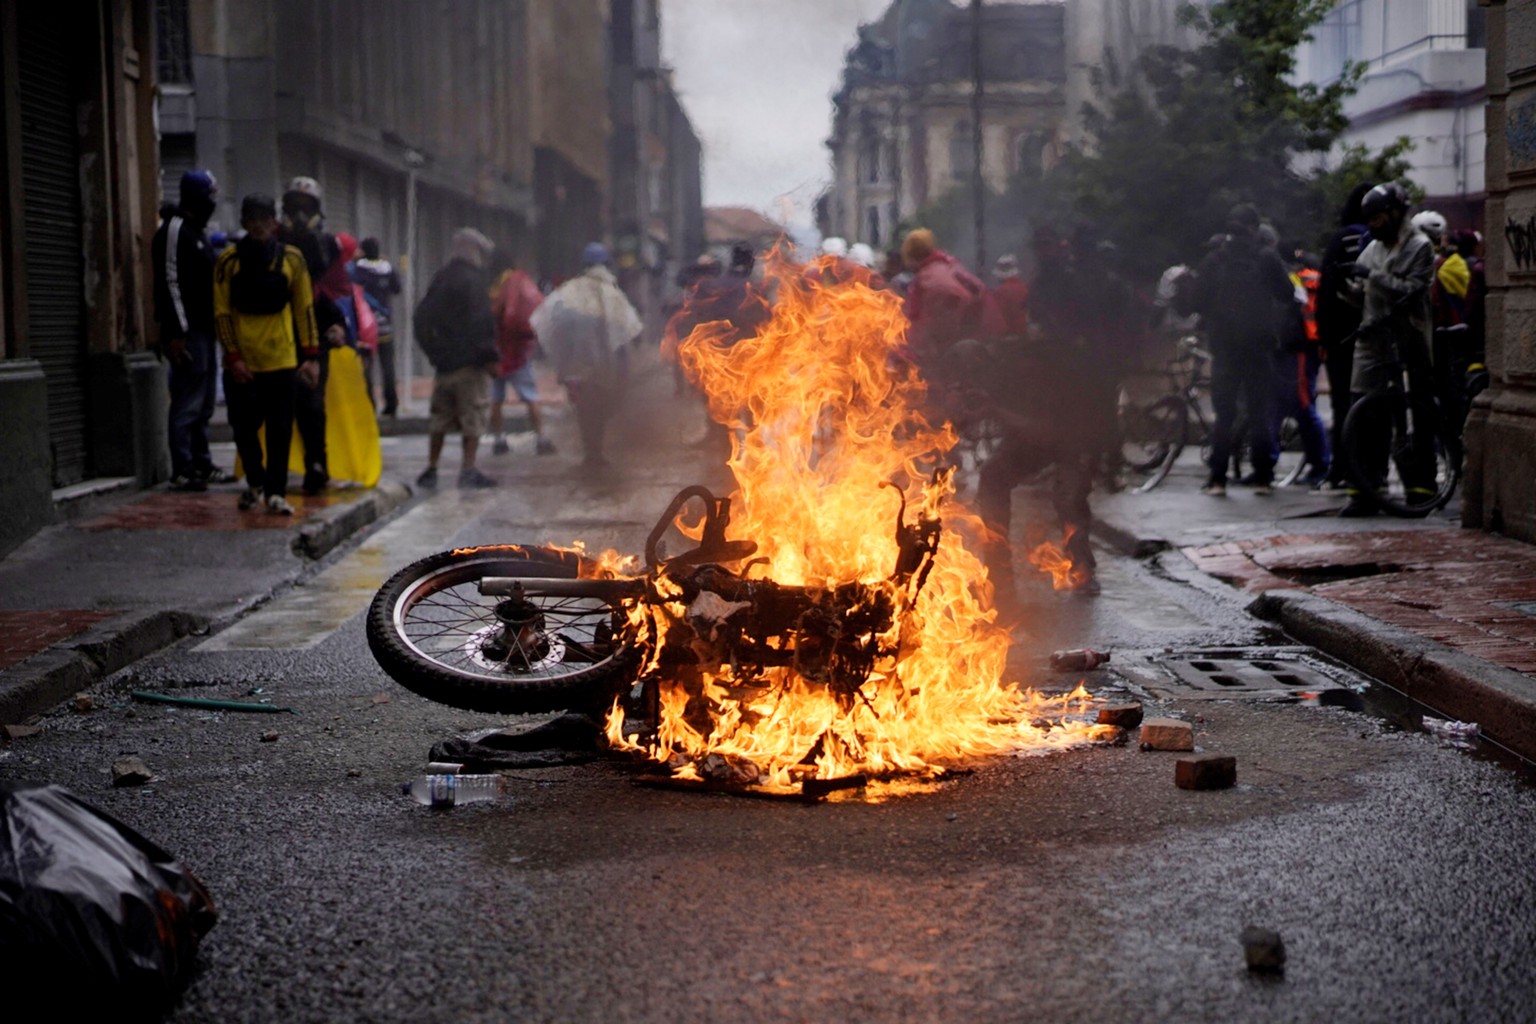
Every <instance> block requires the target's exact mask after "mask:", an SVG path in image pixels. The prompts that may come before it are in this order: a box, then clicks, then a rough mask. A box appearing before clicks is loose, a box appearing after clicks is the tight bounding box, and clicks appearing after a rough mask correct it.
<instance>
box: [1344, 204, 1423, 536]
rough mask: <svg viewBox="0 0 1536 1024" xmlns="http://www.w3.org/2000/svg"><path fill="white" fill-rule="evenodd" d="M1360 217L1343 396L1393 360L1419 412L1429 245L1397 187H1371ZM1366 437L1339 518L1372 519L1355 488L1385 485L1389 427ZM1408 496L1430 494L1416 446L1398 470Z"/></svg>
mask: <svg viewBox="0 0 1536 1024" xmlns="http://www.w3.org/2000/svg"><path fill="white" fill-rule="evenodd" d="M1360 212H1361V216H1363V217H1364V218H1365V223H1366V225H1367V226H1368V227H1369V228H1370V229H1371V243H1370V244H1369V245H1367V246H1366V247H1365V251H1364V252H1362V253H1361V254H1360V258H1359V259H1357V260H1356V261H1355V276H1356V277H1357V278H1359V279H1360V280H1362V281H1363V282H1364V283H1365V296H1364V307H1363V312H1362V315H1361V318H1360V331H1359V333H1358V335H1357V337H1356V341H1355V365H1354V372H1353V375H1352V377H1351V380H1350V391H1351V392H1352V393H1353V395H1354V398H1355V399H1356V400H1358V399H1359V398H1360V397H1361V396H1363V395H1365V394H1367V393H1369V392H1371V391H1374V390H1376V389H1377V388H1380V387H1383V386H1385V385H1386V384H1387V383H1388V382H1389V381H1391V380H1392V378H1393V376H1394V374H1395V373H1396V367H1397V365H1398V361H1399V359H1401V361H1402V365H1403V366H1405V367H1406V368H1407V371H1408V386H1409V391H1410V395H1409V398H1410V400H1411V401H1412V402H1413V403H1414V404H1415V405H1416V406H1420V405H1423V404H1424V403H1428V402H1432V401H1433V388H1434V377H1433V369H1432V366H1431V362H1430V341H1431V330H1432V311H1431V307H1430V295H1429V291H1430V283H1431V282H1432V281H1433V279H1434V273H1435V254H1434V244H1433V243H1432V242H1431V241H1430V240H1429V239H1428V238H1427V237H1426V236H1425V235H1424V233H1423V232H1422V231H1419V230H1418V229H1417V228H1415V227H1414V226H1413V225H1412V224H1411V223H1410V222H1409V220H1408V193H1407V192H1406V191H1405V190H1404V189H1403V187H1402V186H1401V185H1399V184H1397V183H1396V182H1387V183H1385V184H1382V185H1377V186H1376V187H1375V188H1373V189H1371V190H1370V191H1369V192H1367V193H1366V194H1365V198H1364V199H1362V200H1361V202H1360ZM1361 428H1362V429H1363V430H1365V431H1366V433H1365V435H1364V438H1363V443H1364V444H1365V446H1366V454H1365V457H1364V461H1365V462H1366V463H1367V465H1368V467H1369V469H1368V470H1367V472H1369V474H1370V477H1369V478H1368V479H1365V480H1352V481H1350V482H1349V486H1348V488H1347V493H1348V494H1349V499H1350V500H1349V502H1348V504H1346V505H1345V506H1344V508H1343V509H1342V510H1341V511H1340V513H1339V514H1340V515H1344V516H1361V515H1370V514H1372V513H1374V511H1375V508H1374V506H1372V505H1369V504H1366V503H1365V502H1363V501H1361V499H1360V491H1359V488H1360V487H1372V488H1379V487H1381V486H1382V485H1383V484H1384V483H1385V481H1386V475H1387V459H1388V455H1389V452H1388V449H1389V447H1390V446H1391V434H1390V429H1391V428H1390V425H1389V424H1386V423H1376V424H1361ZM1401 472H1402V473H1403V476H1404V480H1403V483H1404V487H1405V489H1406V490H1407V491H1408V493H1409V494H1410V495H1414V494H1415V493H1417V492H1424V491H1432V490H1433V488H1434V480H1433V473H1434V453H1433V452H1432V451H1430V450H1429V449H1428V447H1427V445H1418V446H1416V448H1415V450H1414V451H1412V452H1410V453H1409V456H1408V459H1407V462H1406V463H1405V464H1404V465H1403V466H1402V467H1401Z"/></svg>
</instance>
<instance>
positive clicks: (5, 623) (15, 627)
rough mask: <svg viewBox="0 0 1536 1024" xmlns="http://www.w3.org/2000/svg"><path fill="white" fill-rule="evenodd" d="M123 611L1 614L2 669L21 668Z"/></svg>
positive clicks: (51, 611)
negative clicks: (39, 653)
mask: <svg viewBox="0 0 1536 1024" xmlns="http://www.w3.org/2000/svg"><path fill="white" fill-rule="evenodd" d="M118 614H120V613H119V612H93V611H86V610H82V609H69V608H65V609H50V610H48V611H0V669H7V668H10V667H11V666H12V665H19V664H21V663H22V662H23V661H26V660H27V659H28V658H30V657H32V655H34V654H37V653H38V652H40V651H45V650H47V649H48V648H49V647H51V646H53V645H54V644H57V643H62V642H63V641H65V640H68V639H70V638H71V637H76V636H79V635H80V634H81V633H84V632H85V631H86V630H87V629H90V628H91V627H92V626H94V625H96V623H98V622H101V621H103V620H105V619H110V618H112V616H114V615H118Z"/></svg>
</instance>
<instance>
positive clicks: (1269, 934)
mask: <svg viewBox="0 0 1536 1024" xmlns="http://www.w3.org/2000/svg"><path fill="white" fill-rule="evenodd" d="M1242 941H1243V959H1244V960H1246V961H1247V963H1248V969H1249V970H1250V971H1258V972H1260V973H1265V974H1278V973H1280V972H1281V971H1284V970H1285V940H1284V939H1282V938H1280V933H1279V932H1277V931H1272V930H1270V929H1268V928H1254V927H1248V928H1244V929H1243V940H1242Z"/></svg>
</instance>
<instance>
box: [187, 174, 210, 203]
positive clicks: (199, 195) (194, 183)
mask: <svg viewBox="0 0 1536 1024" xmlns="http://www.w3.org/2000/svg"><path fill="white" fill-rule="evenodd" d="M218 194H219V182H218V179H216V178H215V177H214V176H213V172H212V171H205V170H202V169H196V170H191V171H187V172H185V173H184V174H182V176H181V201H182V202H184V203H185V202H186V201H187V200H189V199H200V200H203V201H205V202H207V201H211V200H213V199H215V198H216V197H217V196H218Z"/></svg>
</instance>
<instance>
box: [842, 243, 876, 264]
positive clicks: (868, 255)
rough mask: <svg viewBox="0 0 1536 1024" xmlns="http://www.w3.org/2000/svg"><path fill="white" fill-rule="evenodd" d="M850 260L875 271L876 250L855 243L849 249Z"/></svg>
mask: <svg viewBox="0 0 1536 1024" xmlns="http://www.w3.org/2000/svg"><path fill="white" fill-rule="evenodd" d="M848 259H849V260H850V261H852V262H854V263H857V264H858V265H859V266H861V267H865V268H867V269H869V270H873V269H875V250H873V249H871V248H870V247H869V246H867V245H865V244H864V243H863V242H854V243H853V244H852V245H850V246H849V247H848Z"/></svg>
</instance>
